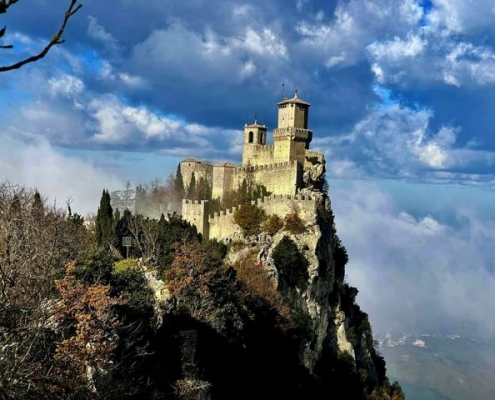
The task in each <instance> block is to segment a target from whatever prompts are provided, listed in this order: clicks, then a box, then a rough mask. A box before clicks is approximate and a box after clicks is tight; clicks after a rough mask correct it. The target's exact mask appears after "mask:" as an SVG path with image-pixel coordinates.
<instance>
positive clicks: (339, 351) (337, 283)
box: [229, 165, 377, 382]
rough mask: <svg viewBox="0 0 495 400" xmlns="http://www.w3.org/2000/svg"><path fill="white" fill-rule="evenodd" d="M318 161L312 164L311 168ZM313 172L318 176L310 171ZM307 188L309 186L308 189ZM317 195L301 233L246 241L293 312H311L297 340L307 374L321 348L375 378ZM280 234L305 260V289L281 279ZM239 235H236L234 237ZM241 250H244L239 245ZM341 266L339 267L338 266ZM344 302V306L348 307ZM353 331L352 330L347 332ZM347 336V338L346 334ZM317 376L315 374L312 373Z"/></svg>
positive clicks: (324, 203) (329, 219)
mask: <svg viewBox="0 0 495 400" xmlns="http://www.w3.org/2000/svg"><path fill="white" fill-rule="evenodd" d="M316 167H319V165H315V171H317V170H318V169H317V168H316ZM312 176H316V175H312ZM306 190H308V191H309V190H310V189H306ZM312 195H313V196H317V203H318V207H317V209H318V210H319V211H318V212H317V214H318V215H315V216H312V217H309V216H308V217H306V218H305V219H304V223H305V227H306V230H305V232H303V233H300V234H292V233H289V232H287V231H284V230H282V231H279V232H278V233H277V234H275V235H274V236H273V237H269V236H268V237H266V236H263V235H261V236H262V237H260V238H259V241H258V243H253V238H251V239H250V240H249V242H250V246H253V245H256V246H257V248H258V256H257V263H259V265H262V266H263V268H265V269H266V270H267V271H268V274H269V276H270V277H271V279H272V281H273V284H274V286H275V287H276V288H277V289H278V290H279V292H280V293H281V294H282V295H283V297H284V298H285V299H287V302H288V304H290V305H291V307H292V308H293V309H296V310H297V313H303V314H306V315H307V316H308V317H309V321H310V325H311V326H310V329H309V330H308V331H309V332H310V333H309V334H308V335H307V336H306V337H304V338H302V339H301V343H300V349H301V350H300V360H301V363H302V364H303V365H304V366H305V367H306V368H307V370H308V371H309V373H310V374H312V375H317V374H318V372H317V371H316V369H317V366H318V365H319V364H321V363H322V360H323V357H324V352H325V351H327V352H328V351H330V352H331V353H332V354H334V355H335V356H336V357H339V356H343V355H348V356H350V357H351V358H352V359H353V360H354V363H355V370H357V369H358V367H359V368H361V369H362V368H365V369H366V373H367V374H368V376H369V377H370V378H371V379H372V380H373V381H375V382H376V377H377V373H376V370H375V365H374V363H373V359H372V354H373V352H374V349H373V348H369V342H370V341H369V340H367V339H366V337H365V335H361V336H358V337H356V335H355V333H354V332H355V331H356V328H353V329H351V327H353V326H355V325H357V324H358V323H357V322H356V321H354V319H355V318H357V317H356V316H355V315H353V311H352V310H346V309H345V307H344V304H343V303H344V302H346V300H345V299H344V297H345V296H346V294H345V293H344V291H343V289H342V288H343V287H344V282H343V277H344V274H343V273H336V260H335V257H334V254H335V251H336V246H337V242H338V237H337V234H336V231H335V225H334V223H333V214H332V210H331V203H330V199H329V197H328V195H327V194H326V193H324V192H314V191H313V192H312ZM284 236H288V237H289V238H290V239H291V240H292V241H293V242H295V243H296V244H297V247H298V249H299V251H300V252H301V253H302V254H303V255H304V257H305V258H306V259H307V260H308V261H309V266H308V271H307V272H308V274H307V276H308V280H307V286H306V288H305V290H301V289H299V288H297V287H290V286H288V285H287V284H284V283H283V279H281V274H280V271H279V268H278V266H277V265H276V264H275V262H274V260H273V257H272V253H273V250H274V249H275V248H276V247H277V245H278V244H279V243H280V241H281V240H282V238H283V237H284ZM237 239H238V238H237ZM243 251H244V252H245V251H246V249H244V250H243ZM241 257H243V254H242V251H241V252H231V254H230V255H229V262H235V260H237V259H239V258H241ZM340 269H343V266H340ZM346 307H348V306H346ZM350 332H351V333H350ZM349 335H351V337H349ZM316 378H317V379H318V377H317V376H316Z"/></svg>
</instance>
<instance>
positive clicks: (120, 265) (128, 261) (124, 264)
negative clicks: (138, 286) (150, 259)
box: [114, 258, 138, 273]
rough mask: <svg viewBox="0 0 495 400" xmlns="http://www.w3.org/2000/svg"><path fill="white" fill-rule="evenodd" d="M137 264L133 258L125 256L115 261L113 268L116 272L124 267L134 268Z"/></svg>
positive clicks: (124, 268) (123, 269)
mask: <svg viewBox="0 0 495 400" xmlns="http://www.w3.org/2000/svg"><path fill="white" fill-rule="evenodd" d="M137 266H138V261H137V260H135V259H133V258H127V259H125V260H120V261H117V262H116V263H115V266H114V270H115V272H116V273H119V272H122V271H125V270H126V269H130V268H136V267H137Z"/></svg>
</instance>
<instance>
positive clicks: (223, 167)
mask: <svg viewBox="0 0 495 400" xmlns="http://www.w3.org/2000/svg"><path fill="white" fill-rule="evenodd" d="M235 170H236V166H235V165H233V164H230V163H221V164H216V165H215V166H213V184H212V198H214V199H217V198H220V199H221V198H223V196H224V195H225V194H226V193H228V192H229V191H231V190H234V189H237V186H235V184H234V182H235Z"/></svg>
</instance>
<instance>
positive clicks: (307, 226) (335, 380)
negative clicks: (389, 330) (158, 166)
mask: <svg viewBox="0 0 495 400" xmlns="http://www.w3.org/2000/svg"><path fill="white" fill-rule="evenodd" d="M311 195H312V196H316V197H317V207H316V210H317V211H316V213H315V214H314V215H313V216H311V217H305V218H304V219H299V220H298V221H297V224H296V225H297V226H295V227H294V226H292V228H290V229H287V228H284V229H279V230H278V232H271V234H267V232H263V233H262V234H260V235H257V236H252V237H241V236H240V235H238V234H236V235H233V236H232V237H230V238H228V240H227V241H226V242H228V243H229V247H228V253H227V255H226V257H224V259H223V266H222V268H220V269H219V270H218V271H216V272H212V271H211V269H210V268H209V267H208V266H207V265H203V268H204V269H203V270H202V271H200V270H198V271H197V272H196V273H193V274H192V275H191V276H189V278H190V279H189V280H187V285H190V287H196V286H198V287H200V290H199V292H195V291H194V290H193V292H194V294H193V293H192V292H191V291H190V290H189V291H188V290H185V289H184V287H181V289H180V290H177V287H176V284H177V282H182V281H181V280H183V279H184V271H182V270H181V269H182V268H183V265H184V263H185V264H187V263H188V262H189V261H190V258H187V257H186V258H187V259H183V260H182V261H181V262H182V265H177V266H176V267H177V274H175V275H174V274H172V276H170V275H169V276H168V280H167V279H166V281H168V284H167V287H168V288H169V292H167V293H169V294H168V297H167V300H166V301H164V303H163V306H164V307H165V308H164V309H166V312H165V314H164V315H165V317H164V322H163V326H162V328H161V329H162V331H163V332H162V336H163V337H166V338H167V343H168V344H167V346H171V343H175V350H174V351H175V353H176V360H175V367H174V368H175V371H176V372H175V377H176V380H175V383H174V382H171V383H172V385H175V388H176V391H175V393H176V395H178V396H179V397H178V398H197V399H224V398H225V399H227V398H228V399H232V398H235V399H248V398H249V399H252V398H257V399H274V398H281V399H282V398H283V399H308V398H311V399H327V398H346V399H401V398H402V392H401V390H400V386H399V385H398V384H397V383H394V384H393V385H391V384H390V383H389V381H388V379H387V377H386V369H385V362H384V360H383V358H382V357H381V356H380V355H379V354H378V353H377V350H376V349H375V347H374V340H373V335H372V331H371V326H370V323H369V320H368V316H367V315H366V313H364V312H363V311H362V310H361V309H360V307H359V306H358V305H357V304H356V302H355V297H356V295H357V289H355V288H353V287H350V286H349V285H348V284H347V283H346V282H345V280H344V275H345V266H346V263H347V260H348V259H347V252H346V250H345V248H344V246H343V245H342V243H341V242H340V239H339V238H338V235H337V232H336V227H335V224H334V218H333V213H332V209H331V202H330V198H329V196H328V195H327V193H326V192H325V191H313V192H311ZM294 214H295V215H296V216H297V210H294ZM286 225H287V224H286ZM201 257H203V258H208V257H209V256H208V255H206V254H202V255H199V258H201ZM206 264H208V262H207V263H206ZM172 270H173V269H172ZM178 271H182V272H178ZM218 272H219V273H220V275H218V276H217V275H216V273H218ZM193 275H194V276H193ZM205 276H206V277H205ZM222 276H223V277H222ZM203 279H204V282H203V283H201V281H202V280H203ZM171 282H172V284H171ZM212 282H215V283H214V284H212ZM201 285H203V287H202V288H201ZM214 286H215V288H214ZM219 287H222V289H221V290H219V291H217V289H218V288H219ZM233 287H235V288H236V289H235V290H234V289H232V288H233ZM229 288H230V289H229ZM205 293H206V294H205ZM191 302H192V303H195V304H190V303H191ZM191 332H194V333H191ZM191 337H193V338H194V340H192V341H191V340H189V341H188V340H184V338H191ZM191 346H193V348H191ZM172 348H174V347H173V346H172V347H168V349H169V350H170V351H171V349H172ZM172 353H173V352H172ZM169 361H170V360H169ZM172 364H173V363H172ZM168 368H170V366H169V367H168ZM168 376H171V375H170V374H169V375H168ZM181 385H182V386H181ZM178 388H179V389H180V388H182V392H180V390H179V389H178ZM178 393H179V394H178ZM337 393H340V394H337ZM181 396H183V397H181ZM187 396H190V397H187Z"/></svg>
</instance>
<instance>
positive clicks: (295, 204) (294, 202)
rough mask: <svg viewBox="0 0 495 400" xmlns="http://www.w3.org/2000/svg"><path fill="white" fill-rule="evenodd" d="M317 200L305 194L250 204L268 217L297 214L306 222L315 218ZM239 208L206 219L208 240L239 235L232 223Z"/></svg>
mask: <svg viewBox="0 0 495 400" xmlns="http://www.w3.org/2000/svg"><path fill="white" fill-rule="evenodd" d="M317 203H318V198H317V197H316V196H310V195H306V194H296V195H271V196H265V197H263V198H260V199H257V200H253V201H252V202H251V204H253V205H256V206H258V207H260V208H261V209H262V210H263V211H265V213H266V214H267V215H268V216H269V215H274V214H276V215H278V216H279V217H281V218H284V217H285V216H286V215H287V214H292V213H293V212H297V213H298V215H299V216H300V217H301V218H302V219H303V220H304V221H306V222H308V223H310V222H312V221H314V220H315V218H316V207H317ZM238 208H239V207H238V206H236V207H232V208H230V209H227V210H222V211H220V212H216V213H215V214H214V215H212V216H210V217H209V218H208V224H209V234H210V236H209V237H210V239H218V240H221V239H225V238H226V237H227V236H230V235H232V234H234V233H239V234H240V233H241V230H240V228H239V226H238V225H237V224H236V223H235V222H234V214H235V212H236V211H237V209H238Z"/></svg>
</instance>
